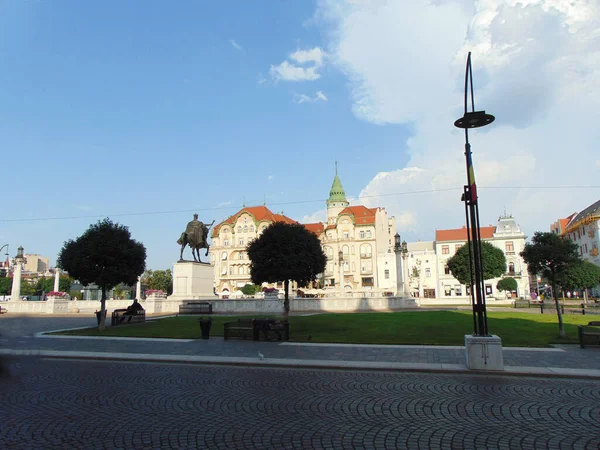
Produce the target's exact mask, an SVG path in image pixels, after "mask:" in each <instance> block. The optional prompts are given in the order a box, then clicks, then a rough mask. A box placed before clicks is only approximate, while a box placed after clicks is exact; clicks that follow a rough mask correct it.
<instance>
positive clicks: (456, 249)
mask: <svg viewBox="0 0 600 450" xmlns="http://www.w3.org/2000/svg"><path fill="white" fill-rule="evenodd" d="M461 247H462V244H456V245H455V246H454V252H455V253H456V252H457V251H458V249H459V248H461Z"/></svg>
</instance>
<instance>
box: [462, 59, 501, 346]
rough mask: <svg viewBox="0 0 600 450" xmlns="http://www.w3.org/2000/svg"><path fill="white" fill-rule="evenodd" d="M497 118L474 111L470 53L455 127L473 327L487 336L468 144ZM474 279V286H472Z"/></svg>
mask: <svg viewBox="0 0 600 450" xmlns="http://www.w3.org/2000/svg"><path fill="white" fill-rule="evenodd" d="M469 90H470V92H471V111H469V110H468V94H469ZM494 119H495V117H494V116H492V115H491V114H486V112H485V111H475V100H474V96H473V69H472V67H471V52H469V55H468V56H467V67H466V70H465V113H464V115H463V117H461V118H459V119H457V120H456V121H455V122H454V126H455V127H457V128H462V129H464V130H465V159H466V164H467V185H465V186H464V192H463V194H462V198H461V200H462V201H463V202H465V217H466V222H467V241H468V242H467V243H468V245H469V266H470V267H469V268H470V271H471V273H472V274H474V275H475V276H474V278H475V280H473V279H471V303H472V305H473V328H474V334H475V335H477V336H488V335H489V334H488V325H487V312H486V308H485V288H484V285H483V282H484V280H483V266H482V260H481V233H480V227H479V206H478V204H477V185H476V183H475V172H474V169H473V160H472V158H471V144H469V128H479V127H483V126H486V125H489V124H490V123H492V122H493V121H494ZM473 281H474V282H475V289H473Z"/></svg>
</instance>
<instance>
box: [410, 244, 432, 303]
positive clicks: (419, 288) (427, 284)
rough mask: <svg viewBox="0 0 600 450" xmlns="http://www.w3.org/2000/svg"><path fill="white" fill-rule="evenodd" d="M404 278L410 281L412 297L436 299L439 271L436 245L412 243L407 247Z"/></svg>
mask: <svg viewBox="0 0 600 450" xmlns="http://www.w3.org/2000/svg"><path fill="white" fill-rule="evenodd" d="M407 250H408V253H407V254H406V258H405V261H406V265H405V267H404V271H405V272H404V276H405V277H406V279H407V280H408V287H409V289H408V292H409V294H410V296H411V297H417V298H435V296H436V290H437V283H438V271H437V256H436V254H435V243H434V242H433V241H426V242H421V241H419V242H410V243H408V245H407Z"/></svg>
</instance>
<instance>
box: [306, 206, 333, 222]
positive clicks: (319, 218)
mask: <svg viewBox="0 0 600 450" xmlns="http://www.w3.org/2000/svg"><path fill="white" fill-rule="evenodd" d="M317 222H321V223H325V222H327V209H320V210H319V211H317V212H315V213H314V214H311V215H306V216H304V217H302V220H300V223H317Z"/></svg>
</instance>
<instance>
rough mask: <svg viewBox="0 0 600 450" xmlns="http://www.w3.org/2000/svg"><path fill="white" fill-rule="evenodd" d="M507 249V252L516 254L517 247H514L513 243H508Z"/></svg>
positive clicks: (506, 244)
mask: <svg viewBox="0 0 600 450" xmlns="http://www.w3.org/2000/svg"><path fill="white" fill-rule="evenodd" d="M504 245H505V248H506V251H507V252H514V251H515V246H514V245H513V243H512V241H508V242H506V243H505V244H504Z"/></svg>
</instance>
